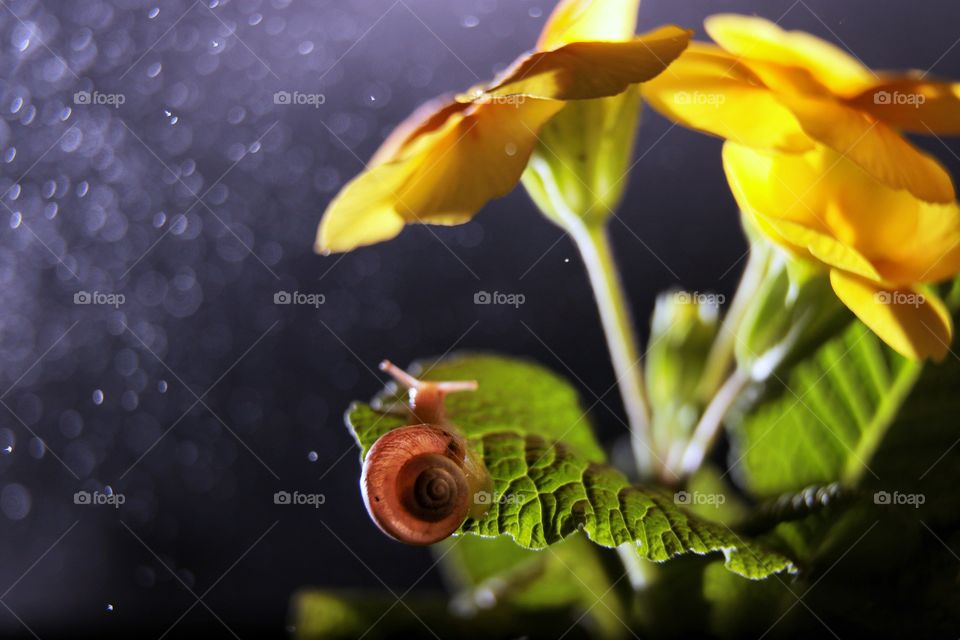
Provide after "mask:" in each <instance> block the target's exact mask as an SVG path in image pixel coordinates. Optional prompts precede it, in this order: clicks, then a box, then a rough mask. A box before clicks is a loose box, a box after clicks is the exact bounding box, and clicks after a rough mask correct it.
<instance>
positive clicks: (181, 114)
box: [0, 0, 960, 638]
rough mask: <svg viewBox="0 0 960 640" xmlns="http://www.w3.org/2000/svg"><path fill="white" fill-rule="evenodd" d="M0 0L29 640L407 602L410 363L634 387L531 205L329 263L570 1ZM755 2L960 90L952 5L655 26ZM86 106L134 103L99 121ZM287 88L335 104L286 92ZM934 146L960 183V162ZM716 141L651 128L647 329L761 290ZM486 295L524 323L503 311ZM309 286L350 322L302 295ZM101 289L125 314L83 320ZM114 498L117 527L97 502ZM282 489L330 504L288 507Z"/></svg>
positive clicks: (832, 8) (6, 539) (1, 244)
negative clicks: (322, 222)
mask: <svg viewBox="0 0 960 640" xmlns="http://www.w3.org/2000/svg"><path fill="white" fill-rule="evenodd" d="M0 5H2V6H0V46H2V57H0V116H2V119H0V167H2V178H0V193H4V192H5V194H4V196H3V198H2V202H3V204H4V207H2V208H0V285H2V288H0V291H2V295H3V304H2V305H0V400H2V401H3V403H4V405H5V406H6V407H7V408H3V405H0V600H2V602H3V603H5V604H6V606H7V607H9V609H7V608H0V634H3V635H5V636H6V635H27V636H29V635H30V634H29V632H28V631H27V629H26V627H27V626H29V628H30V629H32V630H33V632H35V633H36V634H37V635H38V636H39V637H41V638H48V637H54V636H58V635H64V634H68V633H77V634H79V633H85V634H90V635H103V634H112V633H116V634H126V633H127V632H129V630H130V629H134V628H136V629H137V630H138V631H137V633H136V637H156V636H159V635H160V634H161V633H162V632H164V631H165V630H167V629H168V628H169V627H170V626H171V625H173V624H174V622H175V621H176V620H177V619H178V617H179V616H181V615H182V614H183V613H184V612H186V611H187V610H188V608H189V607H190V606H191V605H192V604H194V603H195V598H194V597H193V596H192V595H191V593H190V591H192V592H193V593H195V594H197V595H198V596H200V595H202V594H204V592H207V591H208V589H209V593H208V594H207V595H205V596H204V602H205V603H206V605H207V606H209V610H208V609H207V608H205V606H203V605H197V606H196V607H194V608H193V609H192V610H191V611H190V612H189V613H187V614H186V616H185V617H183V619H182V620H181V621H180V622H179V623H178V624H177V626H176V627H175V628H174V629H173V631H171V632H170V633H169V635H168V636H167V637H180V636H186V634H188V633H189V632H190V631H191V630H193V631H196V628H202V631H203V633H204V634H205V636H206V637H210V638H219V637H231V634H230V632H228V631H227V629H226V628H225V627H224V625H226V626H229V627H230V628H231V629H232V630H233V631H234V632H235V633H236V634H237V635H239V636H240V637H242V638H246V637H254V636H261V635H264V634H270V635H281V634H282V633H283V626H284V624H285V622H286V621H285V616H286V608H287V604H288V598H289V596H290V594H291V593H292V592H293V591H294V590H295V589H297V588H299V587H303V586H305V585H322V586H326V587H367V588H377V589H382V586H381V584H380V582H379V581H378V579H377V578H376V577H374V575H372V573H371V571H373V572H376V573H377V575H378V576H379V578H380V579H382V580H383V581H384V582H386V584H388V585H389V586H390V587H391V588H393V589H395V590H399V592H402V591H404V590H406V588H407V586H409V585H411V584H413V583H414V582H415V581H417V580H418V579H419V578H420V576H421V575H422V573H423V572H424V571H425V570H426V569H427V567H428V566H429V564H430V556H429V553H428V552H427V551H424V550H418V549H413V548H406V547H403V546H400V545H398V544H395V543H392V542H389V541H387V540H386V539H385V538H384V537H383V536H382V535H381V534H380V533H379V532H378V531H377V530H376V529H375V528H374V527H373V525H372V524H371V523H370V521H369V519H368V518H367V516H366V514H365V512H364V510H363V506H362V504H361V501H360V496H359V493H358V490H357V478H358V473H359V467H358V464H357V452H356V449H355V448H354V447H353V443H352V440H351V438H350V436H349V435H348V433H347V431H346V430H345V429H344V428H343V426H342V423H341V415H342V413H343V411H344V410H345V408H346V406H347V404H348V403H349V401H350V400H351V399H354V398H367V397H369V396H370V395H371V394H372V393H373V392H374V391H375V390H376V389H377V388H378V387H379V385H380V382H381V380H382V376H380V375H378V374H377V373H375V365H376V363H377V362H378V361H379V360H380V359H381V358H384V357H389V358H391V359H393V360H395V361H397V362H400V363H406V362H409V361H410V360H412V359H414V358H416V357H421V356H430V355H437V354H441V353H444V352H446V351H447V350H448V349H450V348H453V347H456V348H468V349H489V350H499V351H502V352H505V353H509V354H514V355H525V356H528V357H531V358H534V359H537V360H539V361H540V362H542V363H544V364H547V365H549V366H551V367H553V368H555V369H557V370H558V371H560V372H561V373H564V374H565V375H567V376H569V377H571V378H573V377H574V376H572V375H571V374H570V372H571V371H573V372H575V373H576V377H577V378H579V379H580V381H581V382H580V383H578V384H580V385H581V386H584V387H586V388H585V389H584V394H585V396H586V397H588V398H591V399H592V398H593V394H597V395H602V394H604V392H606V391H607V390H608V389H609V388H610V387H611V385H612V383H613V380H614V377H613V374H612V372H611V370H610V367H609V365H608V362H607V358H606V354H605V345H604V343H603V340H602V335H601V333H600V329H599V325H598V321H597V317H596V313H595V310H594V307H593V304H592V298H591V293H590V290H589V289H588V287H587V283H586V280H585V278H584V274H583V271H582V268H581V265H580V263H579V260H578V258H577V256H576V254H575V252H574V250H573V248H572V247H571V245H570V243H569V242H568V241H567V240H566V239H565V238H562V236H561V233H560V232H559V230H558V229H556V228H554V227H552V226H551V225H550V224H549V223H547V222H546V221H545V220H543V219H542V218H541V217H540V216H539V215H538V214H537V213H536V212H535V210H534V209H533V208H532V206H531V204H530V203H529V201H528V199H527V198H526V196H525V195H524V194H523V193H522V192H521V191H517V192H515V193H514V194H512V195H511V196H509V197H508V198H505V199H503V200H502V201H499V202H495V203H493V204H491V205H490V206H489V207H487V209H486V210H485V211H484V212H483V213H482V215H480V216H479V217H478V218H477V219H476V221H474V222H472V223H471V224H469V225H466V226H463V227H458V228H451V229H433V230H427V229H424V228H411V229H409V230H407V231H406V232H405V233H404V234H403V235H402V237H401V238H399V239H398V240H396V241H394V242H391V243H388V244H384V245H380V246H377V247H374V248H371V249H365V250H361V251H357V252H355V253H352V254H349V255H347V256H345V257H342V258H341V257H336V256H334V257H327V258H321V257H318V256H316V255H314V254H313V253H312V251H311V246H312V242H313V235H314V232H315V228H316V225H317V222H318V220H319V217H320V214H321V212H322V211H323V209H324V208H325V206H326V204H327V203H328V201H329V199H330V198H331V197H332V196H333V194H334V193H335V192H336V190H337V189H338V188H339V186H340V185H342V184H343V182H344V181H345V180H347V179H349V178H350V177H351V176H353V175H354V174H355V173H357V172H358V171H359V170H360V169H361V167H362V161H365V160H366V159H367V158H368V157H369V156H370V154H371V152H372V151H373V150H374V149H375V148H376V146H377V145H378V144H379V142H380V141H381V140H382V138H383V137H384V135H385V134H386V133H387V132H388V131H389V130H390V128H391V127H392V125H394V124H395V123H396V122H397V121H399V120H400V119H401V118H402V117H404V116H405V115H406V114H407V113H408V112H409V111H410V110H412V109H413V108H414V107H415V106H417V104H418V103H420V102H421V101H423V100H425V99H427V98H429V97H432V96H434V95H436V94H439V93H443V92H445V91H449V90H460V89H465V88H467V87H469V86H471V85H472V84H474V83H475V82H477V81H478V80H482V79H486V78H489V77H490V76H492V75H493V74H494V73H495V72H496V71H498V70H500V69H501V68H503V66H504V65H506V64H507V63H509V62H510V61H511V60H512V59H513V58H514V57H515V56H516V55H518V54H519V53H521V52H522V51H524V50H525V49H527V48H529V47H530V46H532V44H533V43H534V41H535V39H536V36H537V34H538V32H539V30H540V28H541V26H542V24H543V22H544V19H545V17H546V15H547V14H548V13H549V11H550V9H551V8H552V5H553V3H552V2H547V1H535V0H500V1H499V2H498V1H497V0H453V1H449V0H443V1H441V0H398V1H397V2H392V0H350V1H349V2H347V1H333V0H327V1H308V0H303V1H301V2H292V1H290V0H272V1H259V0H232V1H229V2H219V3H218V2H216V1H215V0H213V1H211V0H204V2H197V3H196V4H191V3H190V2H188V1H185V0H173V1H164V2H156V1H153V2H142V1H136V0H115V1H114V2H101V1H97V0H84V1H82V2H66V1H58V2H55V1H54V0H46V1H45V2H34V1H22V0H21V1H18V0H4V2H3V3H0ZM157 8H159V12H157V13H155V10H156V9H157ZM754 10H759V11H760V12H761V14H762V15H764V16H765V17H768V18H772V19H780V21H781V23H782V24H783V25H785V26H787V27H790V28H801V29H805V30H809V31H812V32H814V33H817V34H820V35H824V36H827V37H829V38H831V39H833V40H835V41H837V40H840V39H842V41H843V42H844V43H845V45H846V46H848V47H849V48H850V49H851V50H852V51H853V52H855V53H856V54H857V55H858V56H859V57H860V58H862V59H863V60H864V61H866V62H867V63H868V64H870V65H871V66H873V67H875V68H894V67H896V68H905V67H914V68H920V69H929V68H931V67H932V70H933V73H935V74H939V75H945V76H953V77H960V44H958V38H960V6H958V5H957V3H955V2H950V1H947V0H943V1H934V0H925V1H924V2H917V1H906V0H903V1H895V0H885V1H883V0H846V1H844V2H842V3H841V2H835V1H830V0H806V1H804V0H799V1H797V2H794V1H793V0H765V1H764V2H759V1H758V0H754V1H748V0H739V1H738V0H723V1H719V0H687V1H685V2H676V1H668V0H646V2H645V5H644V6H643V7H642V11H641V28H642V29H646V28H652V27H654V26H656V25H659V24H661V23H666V22H675V23H677V24H680V25H685V26H691V27H699V26H700V24H701V23H702V19H703V17H704V16H706V15H709V14H710V13H716V12H721V11H737V12H744V13H748V12H751V11H754ZM831 32H833V34H831ZM700 33H701V37H702V30H700ZM64 65H66V66H64ZM84 90H86V91H94V90H96V91H99V92H100V93H101V94H113V93H119V94H123V96H124V98H125V101H124V104H122V105H121V106H120V107H119V108H112V107H111V106H107V105H101V106H94V105H83V104H75V103H74V93H75V92H77V91H84ZM278 90H281V91H283V90H285V91H291V92H292V91H300V92H302V93H318V94H323V95H324V96H325V103H324V104H323V105H322V106H320V107H319V108H313V107H311V106H309V105H277V104H274V101H273V94H274V92H275V91H278ZM925 144H926V145H927V147H928V148H930V149H931V150H933V151H934V152H935V153H937V154H938V155H939V156H940V157H941V158H942V159H944V160H945V161H946V162H947V164H948V165H949V166H950V167H951V170H952V171H953V172H954V173H955V174H956V173H957V170H958V168H960V159H958V157H957V155H956V154H957V150H958V149H960V146H958V145H957V144H956V143H955V142H951V141H947V142H946V145H948V148H945V145H944V144H941V142H939V141H936V140H928V141H926V142H925ZM719 148H720V143H719V141H716V140H712V139H709V138H707V137H704V136H700V135H697V134H695V133H692V132H689V131H686V130H683V129H681V128H679V127H677V128H672V127H671V126H670V125H669V123H667V122H665V121H664V120H662V119H661V118H659V117H657V116H655V115H653V114H649V113H648V114H647V115H646V116H645V120H644V125H643V127H642V131H641V134H640V140H639V142H638V153H639V154H640V156H641V157H642V159H641V160H640V162H639V163H638V164H637V166H636V167H635V169H634V172H633V175H632V180H631V186H630V190H629V193H628V194H627V198H626V201H625V203H624V206H623V208H622V210H621V213H620V221H615V222H613V223H612V230H613V233H614V236H615V241H616V250H617V253H618V255H619V258H620V264H621V267H622V270H623V274H624V279H625V281H626V286H627V289H628V291H629V293H630V295H631V298H632V301H633V304H634V305H635V308H634V311H635V316H636V318H638V320H639V322H638V326H639V327H640V331H641V333H644V332H645V326H646V318H648V316H649V314H650V311H651V307H652V302H653V298H654V295H655V294H656V293H657V292H658V291H660V290H663V289H665V288H667V287H670V286H683V287H685V288H687V289H690V290H701V291H705V290H711V289H712V290H718V291H721V292H726V293H729V292H730V290H731V289H732V288H733V286H734V285H735V283H736V278H737V276H738V272H739V267H740V264H741V263H738V260H739V259H740V258H741V256H742V253H743V251H744V249H745V245H744V242H743V240H742V238H741V234H740V231H739V227H738V223H737V215H736V211H735V208H734V205H733V201H732V199H731V197H730V195H729V193H728V190H727V188H726V184H725V182H724V179H723V175H722V172H721V168H720V162H719ZM198 196H202V204H201V203H199V202H198V198H197V197H198ZM184 216H185V217H184ZM8 221H9V223H8V224H7V222H8ZM481 289H482V290H488V291H494V290H499V291H503V292H518V293H523V294H524V295H525V296H526V304H525V305H524V306H523V307H521V308H520V309H517V310H515V309H513V308H510V307H477V306H474V304H473V295H474V293H475V292H476V291H478V290H481ZM281 290H285V291H294V290H297V291H300V292H303V293H322V294H323V295H324V296H325V297H326V300H325V304H324V305H322V306H321V307H319V308H318V309H314V308H313V307H303V306H301V307H295V306H279V305H275V304H273V296H274V293H275V292H277V291H281ZM80 291H87V292H93V291H98V292H101V293H122V294H123V295H124V296H125V303H124V304H123V305H121V306H120V307H119V308H118V309H116V310H114V309H113V308H110V307H105V306H98V305H89V306H87V305H75V304H74V303H73V298H74V294H76V293H77V292H80ZM524 323H525V324H526V325H527V327H525V326H524ZM215 383H216V384H215ZM214 384H215V386H213V387H212V389H210V387H211V385H214ZM163 387H165V388H166V390H165V391H161V388H163ZM208 389H210V390H209V393H208V394H207V395H204V394H205V393H206V392H207V391H208ZM97 390H100V391H101V392H102V393H103V400H102V403H100V404H97V403H95V401H94V397H95V395H96V391H97ZM198 396H200V397H201V398H202V402H197V397H198ZM191 407H193V408H192V409H191ZM619 413H620V407H619V399H618V398H617V396H616V392H615V391H613V392H611V393H609V394H607V395H605V396H604V400H603V404H602V405H600V407H599V410H598V411H595V412H594V419H595V422H596V423H597V425H598V427H599V429H600V431H601V435H602V436H603V438H604V440H605V442H607V443H609V444H611V445H612V444H613V443H614V442H615V441H616V439H617V438H618V437H620V436H621V435H622V433H623V428H622V426H621V424H620V421H619V419H618V418H617V417H616V416H617V415H618V414H619ZM39 439H42V440H43V441H45V442H46V447H43V446H42V445H41V443H40V440H39ZM158 440H159V442H158ZM154 443H156V444H154ZM8 446H9V447H12V448H11V450H10V451H9V452H5V451H3V448H4V447H8ZM151 447H152V448H151ZM310 452H315V454H316V456H315V457H316V460H315V461H312V460H311V455H310ZM141 456H142V459H141ZM138 459H139V462H138ZM107 485H109V486H111V487H112V488H113V490H114V491H116V492H119V493H122V494H123V495H124V496H125V498H126V502H125V504H124V505H123V506H122V507H120V508H119V509H112V508H109V507H104V506H101V507H93V506H89V505H76V504H74V500H73V495H74V492H76V491H79V490H87V491H95V490H100V491H102V490H104V488H105V486H107ZM278 490H290V491H293V490H299V491H301V492H322V493H323V494H324V495H325V497H326V502H325V504H324V505H323V506H322V507H321V508H319V509H316V510H314V509H311V508H309V507H293V506H277V505H274V504H273V499H272V497H273V493H274V492H275V491H278ZM321 522H323V523H325V524H326V525H328V526H329V527H330V528H331V529H332V530H333V531H334V532H336V535H337V536H339V537H340V538H341V539H342V540H343V542H344V543H346V544H348V545H349V547H350V548H351V549H352V551H353V552H355V553H356V554H357V556H359V558H361V559H362V563H361V562H360V561H359V560H357V559H356V558H355V557H354V556H353V555H352V554H351V553H350V552H349V551H348V550H347V549H345V548H344V546H343V545H342V543H341V542H339V541H338V540H337V539H335V538H334V537H333V536H332V535H331V534H330V533H328V530H327V529H326V528H325V527H324V525H323V524H321ZM264 534H265V535H264ZM261 537H262V538H261ZM58 540H59V542H58ZM258 540H259V542H257V541H258ZM154 554H156V556H155V555H154ZM244 554H246V555H244ZM168 567H169V568H170V569H172V570H173V571H174V572H176V574H177V578H174V577H173V576H172V575H171V573H170V571H169V570H168ZM368 568H369V570H368ZM181 581H182V582H181ZM439 584H440V580H439V577H438V576H437V574H436V572H432V573H430V574H429V575H427V577H426V578H425V579H424V580H423V581H422V582H421V583H420V586H421V587H424V588H430V587H434V588H435V587H437V586H438V585H439ZM211 586H212V587H213V588H212V589H211ZM108 605H112V606H113V610H112V611H109V610H108ZM210 610H212V611H213V612H214V613H211V611H210ZM14 612H15V615H16V616H18V617H19V619H20V620H18V619H17V617H15V615H14ZM21 621H22V622H21ZM221 621H222V622H223V623H224V624H221ZM191 628H194V629H191Z"/></svg>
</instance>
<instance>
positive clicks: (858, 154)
mask: <svg viewBox="0 0 960 640" xmlns="http://www.w3.org/2000/svg"><path fill="white" fill-rule="evenodd" d="M778 97H779V99H780V101H781V102H783V103H784V105H786V106H787V107H788V108H789V109H790V110H791V111H792V112H793V113H794V115H795V116H797V119H798V120H799V121H800V124H801V126H802V127H803V130H804V131H805V132H806V133H807V135H809V136H810V137H811V138H813V139H815V140H817V141H819V142H822V143H823V144H825V145H827V146H828V147H830V148H832V149H834V150H836V151H838V152H839V153H841V154H843V155H845V156H846V157H848V158H850V160H852V161H853V162H855V163H857V164H858V165H860V166H861V167H862V168H863V169H864V170H865V171H867V172H868V173H870V174H871V175H872V176H874V177H875V178H877V180H880V181H881V182H883V183H884V184H887V185H889V186H891V187H893V188H894V189H906V190H908V191H910V193H912V194H914V195H915V196H917V197H918V198H920V199H922V200H927V201H929V202H952V201H953V200H954V199H956V191H955V190H954V187H953V179H952V178H951V177H950V174H949V173H947V171H946V169H944V168H943V166H942V165H941V164H940V163H939V162H937V160H935V159H934V158H933V157H932V156H930V155H929V154H927V153H924V152H922V151H920V150H919V149H917V148H916V147H915V146H913V145H912V144H910V143H909V142H908V141H907V140H906V139H905V138H904V137H903V136H901V135H900V134H899V133H897V132H896V131H894V130H893V129H891V128H890V127H888V126H887V125H886V124H884V123H882V122H879V121H877V120H875V119H873V118H871V117H870V116H869V115H867V114H866V113H864V112H862V111H859V110H857V109H854V108H853V107H850V106H848V105H845V104H843V103H841V102H838V101H835V100H832V99H820V98H808V97H804V96H799V95H787V94H780V95H779V96H778Z"/></svg>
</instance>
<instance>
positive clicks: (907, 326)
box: [723, 142, 960, 360]
mask: <svg viewBox="0 0 960 640" xmlns="http://www.w3.org/2000/svg"><path fill="white" fill-rule="evenodd" d="M723 161H724V168H725V169H726V172H727V178H728V180H729V181H730V185H731V188H732V190H733V193H734V196H735V197H736V199H737V202H738V204H739V205H740V208H741V210H742V211H743V212H744V215H746V216H749V217H750V219H751V220H752V221H753V222H754V223H755V225H756V227H757V228H758V229H760V231H762V232H763V233H764V235H766V236H767V237H769V238H770V239H771V240H773V241H774V242H775V243H777V244H778V245H780V246H781V247H784V248H786V249H787V250H788V251H789V252H791V253H792V254H794V255H796V256H801V257H803V258H805V259H809V260H813V261H815V262H816V263H817V264H820V265H822V266H823V267H824V268H825V269H827V270H828V271H829V273H830V283H831V285H832V286H833V290H834V292H835V293H836V294H837V296H838V297H839V298H840V300H841V301H842V302H843V303H844V304H845V305H846V306H847V307H848V308H849V309H850V310H851V311H853V312H854V313H855V314H856V315H857V317H858V318H860V319H861V320H862V321H863V322H864V324H866V325H867V326H868V327H870V328H871V329H872V330H873V331H874V333H876V334H877V335H878V336H879V337H880V338H881V339H882V340H883V341H884V342H886V343H887V344H889V345H890V346H891V347H893V348H894V349H896V350H897V351H898V352H900V353H901V354H903V355H904V356H906V357H908V358H913V359H922V358H927V357H933V358H935V359H937V360H940V359H942V358H943V357H944V355H946V353H947V350H948V346H949V344H950V341H951V338H952V335H953V327H952V323H951V319H950V313H949V311H948V310H947V308H946V306H945V305H944V304H943V302H942V301H941V300H940V298H939V297H937V295H936V293H934V292H933V291H932V289H930V288H929V287H926V286H924V285H925V284H926V283H933V282H939V281H941V280H943V279H945V278H949V277H951V276H953V275H955V274H957V273H958V272H960V207H958V206H957V203H955V202H952V203H949V204H938V203H931V202H925V201H923V200H920V199H919V198H917V197H915V196H913V195H912V194H910V193H909V192H907V191H903V190H896V189H891V188H890V187H887V186H885V185H883V184H881V183H880V182H878V181H877V180H875V179H874V178H873V177H872V176H870V175H869V174H867V173H866V172H865V171H864V170H863V169H862V168H861V167H859V166H858V165H857V164H855V163H854V162H852V161H851V160H848V159H847V158H845V157H843V156H842V155H840V154H838V153H837V152H835V151H833V150H831V149H828V148H826V147H823V146H818V147H816V148H815V149H813V150H811V151H808V152H806V153H798V154H787V153H777V152H770V151H758V150H756V149H752V148H750V147H746V146H744V145H739V144H736V143H733V142H727V143H726V144H725V145H724V148H723Z"/></svg>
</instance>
